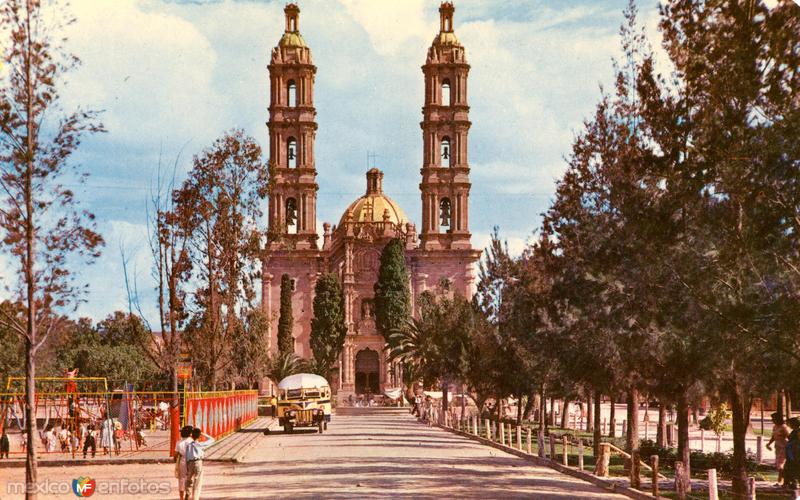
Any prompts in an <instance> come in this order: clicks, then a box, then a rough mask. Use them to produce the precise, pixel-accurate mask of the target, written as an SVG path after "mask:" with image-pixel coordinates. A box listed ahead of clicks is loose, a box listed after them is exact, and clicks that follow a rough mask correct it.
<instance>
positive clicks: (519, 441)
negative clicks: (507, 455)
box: [517, 426, 522, 451]
mask: <svg viewBox="0 0 800 500" xmlns="http://www.w3.org/2000/svg"><path fill="white" fill-rule="evenodd" d="M517 449H518V450H519V451H522V428H521V427H520V426H517Z"/></svg>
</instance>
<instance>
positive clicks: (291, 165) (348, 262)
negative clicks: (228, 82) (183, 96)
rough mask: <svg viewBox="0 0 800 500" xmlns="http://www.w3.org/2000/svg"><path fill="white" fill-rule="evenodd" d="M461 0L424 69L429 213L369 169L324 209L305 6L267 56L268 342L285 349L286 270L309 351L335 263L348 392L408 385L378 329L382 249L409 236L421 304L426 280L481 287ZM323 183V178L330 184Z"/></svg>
mask: <svg viewBox="0 0 800 500" xmlns="http://www.w3.org/2000/svg"><path fill="white" fill-rule="evenodd" d="M454 11H455V9H454V6H453V4H452V3H450V2H443V3H442V4H441V6H440V9H439V13H440V31H439V33H438V34H437V35H436V36H435V37H434V39H433V43H432V44H431V46H430V48H429V49H428V54H427V58H426V60H425V64H424V65H423V66H422V73H423V77H424V83H425V102H424V104H423V108H422V110H423V111H422V114H423V116H422V122H421V124H420V125H421V128H422V143H421V146H422V149H423V154H422V158H423V162H422V167H421V169H420V183H419V189H420V197H421V202H422V221H421V224H420V226H419V228H418V226H417V225H416V224H415V223H414V222H412V221H410V220H409V219H408V217H407V216H406V214H405V212H404V211H403V210H402V208H401V207H400V206H399V205H398V204H397V203H395V202H394V201H393V200H392V199H391V198H390V197H389V196H388V195H387V194H386V189H385V188H384V186H383V173H382V172H380V171H379V170H377V169H375V168H373V169H371V170H369V171H368V172H366V189H365V193H364V195H363V196H361V197H360V198H358V199H356V200H354V201H353V202H352V203H351V204H350V205H349V206H348V207H345V208H344V210H343V212H342V216H341V218H340V220H339V221H338V223H336V224H333V225H331V224H330V223H327V222H326V223H324V224H323V237H322V241H321V243H320V242H319V237H318V232H317V227H316V221H317V213H316V202H317V192H318V190H319V189H320V186H319V185H318V184H317V182H316V176H317V167H316V158H315V154H314V138H315V135H316V131H317V123H316V110H315V107H314V80H315V77H316V71H317V68H316V66H315V65H314V63H313V61H312V57H311V49H310V48H309V47H308V46H307V45H306V43H305V40H304V39H303V37H302V36H301V34H300V30H299V16H300V9H299V8H298V7H297V5H295V4H289V5H287V6H286V8H285V9H284V12H285V15H286V28H285V31H284V33H283V36H282V37H281V39H280V41H279V43H278V45H277V46H276V47H275V48H274V49H273V50H272V55H271V61H270V64H269V76H270V106H269V122H268V128H269V158H270V164H271V170H272V172H271V175H272V177H271V189H270V194H269V209H268V213H269V230H270V234H271V238H270V242H269V243H268V244H267V246H266V248H265V249H264V251H263V255H262V271H263V273H262V308H263V310H264V311H266V312H267V313H268V314H269V316H270V318H271V322H270V334H269V338H270V346H269V349H270V351H271V352H275V351H276V350H277V330H278V328H277V325H278V318H279V309H280V294H281V277H282V276H283V275H284V274H286V275H288V276H289V277H290V278H291V283H292V311H293V318H294V324H293V336H294V339H295V353H296V354H297V355H298V356H300V357H303V358H311V357H312V352H311V349H310V347H309V335H310V332H311V318H312V314H313V312H312V311H313V307H312V304H313V300H314V287H315V285H316V280H317V279H318V278H319V276H321V275H322V274H323V273H326V272H334V273H336V274H337V275H338V276H339V278H340V280H341V282H342V284H343V288H344V295H345V322H346V324H347V336H346V340H345V344H344V349H343V351H342V354H341V356H340V359H339V362H338V370H337V373H338V376H337V377H336V378H335V379H334V380H333V381H332V385H334V387H335V388H336V389H337V390H338V391H337V392H338V394H339V397H342V396H347V395H350V394H363V393H373V394H375V393H380V392H382V391H384V390H385V389H387V388H391V387H398V386H400V385H401V381H400V380H399V377H400V374H399V373H398V370H397V367H393V366H391V363H389V362H388V361H387V359H386V357H387V356H386V352H385V349H384V346H385V343H384V339H383V337H382V336H381V335H380V334H379V333H378V332H377V331H376V328H375V319H374V306H373V293H374V292H373V286H374V284H375V282H376V281H377V276H378V267H379V260H380V254H381V251H382V249H383V247H384V246H385V245H386V244H387V243H388V242H389V241H390V240H391V239H394V238H399V239H401V240H402V241H403V242H405V249H406V267H407V269H408V271H409V275H410V279H409V281H410V282H409V287H410V289H411V296H412V308H413V310H414V314H417V298H418V297H419V295H420V294H421V293H422V292H424V291H426V290H435V289H437V288H439V287H446V288H450V289H451V290H452V291H458V292H460V293H461V294H463V295H464V296H466V297H471V296H472V295H473V294H474V291H475V290H474V288H475V263H476V262H477V260H478V258H479V257H480V251H479V250H475V249H473V248H472V244H471V241H470V232H469V194H470V187H471V185H470V180H469V172H470V169H469V163H468V158H467V153H468V147H467V145H468V140H467V138H468V133H469V128H470V121H469V106H468V104H467V77H468V73H469V65H468V64H467V61H466V57H465V51H464V47H463V46H462V45H461V44H460V43H459V41H458V39H457V38H456V36H455V33H454V31H453V14H454ZM322 189H324V186H323V187H322Z"/></svg>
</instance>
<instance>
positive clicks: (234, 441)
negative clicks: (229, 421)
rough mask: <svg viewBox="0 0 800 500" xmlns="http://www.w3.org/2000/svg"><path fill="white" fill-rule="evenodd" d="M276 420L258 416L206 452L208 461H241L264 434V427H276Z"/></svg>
mask: <svg viewBox="0 0 800 500" xmlns="http://www.w3.org/2000/svg"><path fill="white" fill-rule="evenodd" d="M277 425H278V420H277V419H276V418H274V417H258V418H257V419H255V420H253V421H252V422H250V423H249V424H247V425H246V426H244V427H242V428H241V429H239V430H238V431H236V432H234V433H233V434H231V435H229V436H227V437H226V438H225V439H223V440H222V441H220V442H219V443H216V444H214V445H213V446H211V448H209V449H208V451H207V452H206V457H205V460H206V461H209V462H241V460H242V458H243V457H244V456H245V455H246V454H247V452H248V451H250V449H251V448H252V447H254V446H255V445H257V444H258V443H259V442H260V441H261V440H262V439H264V438H265V436H264V429H267V428H270V429H276V428H277Z"/></svg>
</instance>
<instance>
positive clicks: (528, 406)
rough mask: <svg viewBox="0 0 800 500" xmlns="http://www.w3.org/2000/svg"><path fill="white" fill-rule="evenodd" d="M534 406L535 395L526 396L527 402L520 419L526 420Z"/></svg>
mask: <svg viewBox="0 0 800 500" xmlns="http://www.w3.org/2000/svg"><path fill="white" fill-rule="evenodd" d="M535 404H536V395H535V394H530V395H528V400H527V401H525V411H524V412H523V413H522V419H523V420H527V419H528V418H530V416H531V411H533V406H534V405H535Z"/></svg>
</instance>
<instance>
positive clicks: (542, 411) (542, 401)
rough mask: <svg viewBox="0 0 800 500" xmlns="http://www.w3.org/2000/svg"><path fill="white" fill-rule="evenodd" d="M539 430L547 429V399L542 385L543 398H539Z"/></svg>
mask: <svg viewBox="0 0 800 500" xmlns="http://www.w3.org/2000/svg"><path fill="white" fill-rule="evenodd" d="M539 428H540V429H547V397H546V396H545V393H544V384H542V397H541V398H539Z"/></svg>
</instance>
